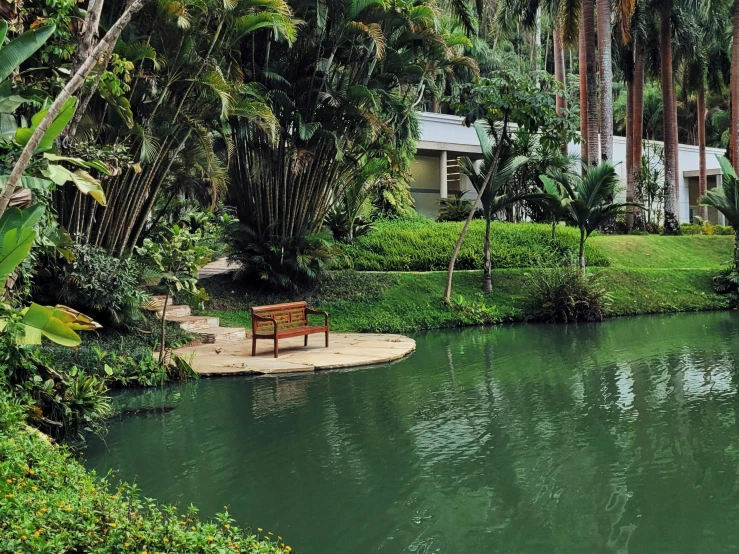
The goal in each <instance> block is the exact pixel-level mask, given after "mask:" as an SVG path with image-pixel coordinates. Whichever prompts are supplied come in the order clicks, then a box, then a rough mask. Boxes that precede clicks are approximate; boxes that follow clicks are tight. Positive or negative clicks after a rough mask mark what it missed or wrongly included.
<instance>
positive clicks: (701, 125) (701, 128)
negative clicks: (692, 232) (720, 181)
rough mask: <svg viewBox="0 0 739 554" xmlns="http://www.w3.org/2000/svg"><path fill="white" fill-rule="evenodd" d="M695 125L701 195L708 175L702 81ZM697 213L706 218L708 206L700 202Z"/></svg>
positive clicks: (704, 96) (704, 95)
mask: <svg viewBox="0 0 739 554" xmlns="http://www.w3.org/2000/svg"><path fill="white" fill-rule="evenodd" d="M696 104H697V106H696V108H697V111H698V114H697V121H696V123H697V126H698V196H703V195H704V194H706V191H707V190H708V175H707V173H706V90H705V87H704V84H703V82H701V83H700V85H699V87H698V94H697V98H696ZM698 215H699V216H700V217H701V218H702V219H706V218H708V206H703V205H702V204H701V205H700V207H699V208H698Z"/></svg>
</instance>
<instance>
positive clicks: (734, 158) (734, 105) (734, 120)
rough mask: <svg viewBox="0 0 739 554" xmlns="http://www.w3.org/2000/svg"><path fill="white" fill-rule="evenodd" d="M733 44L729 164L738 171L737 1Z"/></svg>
mask: <svg viewBox="0 0 739 554" xmlns="http://www.w3.org/2000/svg"><path fill="white" fill-rule="evenodd" d="M733 36H734V42H733V44H732V46H731V133H730V137H729V146H730V149H731V152H730V154H731V163H732V165H733V166H734V170H735V171H739V141H737V137H739V1H735V2H734V28H733Z"/></svg>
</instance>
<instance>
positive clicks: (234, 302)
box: [203, 268, 728, 333]
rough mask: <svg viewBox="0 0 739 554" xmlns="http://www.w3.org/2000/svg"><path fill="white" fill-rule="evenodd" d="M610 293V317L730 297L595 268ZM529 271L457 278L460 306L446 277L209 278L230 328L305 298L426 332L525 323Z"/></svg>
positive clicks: (646, 272) (395, 328) (696, 279)
mask: <svg viewBox="0 0 739 554" xmlns="http://www.w3.org/2000/svg"><path fill="white" fill-rule="evenodd" d="M593 271H597V272H602V285H603V286H604V287H605V288H606V289H607V290H608V291H609V292H610V294H611V297H612V303H611V306H610V307H609V308H608V310H607V313H608V314H609V315H632V314H646V313H663V312H678V311H698V310H717V309H723V308H726V307H728V302H727V298H726V297H723V296H720V295H718V294H715V293H714V292H713V291H712V290H711V277H712V276H713V274H714V273H715V269H713V270H706V269H690V270H662V269H625V268H608V269H600V268H596V269H593ZM529 272H530V270H526V269H499V270H495V271H493V284H494V287H493V292H492V293H491V294H490V295H483V294H482V293H481V292H480V283H481V272H479V271H464V272H459V273H457V274H456V275H455V277H454V293H453V295H452V300H453V306H451V307H450V306H446V305H445V304H444V303H443V301H442V300H441V298H442V296H443V292H444V284H445V279H446V275H445V274H444V273H443V272H434V273H424V274H411V273H405V274H404V273H386V274H366V273H358V272H344V273H338V274H335V275H334V277H333V279H331V280H330V281H328V282H327V283H324V284H323V285H322V286H321V288H319V289H317V290H314V291H311V292H307V293H298V294H284V295H265V294H261V293H259V292H256V291H253V290H248V289H246V288H242V287H241V286H239V285H236V284H234V283H233V282H231V281H230V280H229V279H228V278H212V279H208V280H205V281H203V284H204V286H205V287H206V289H207V290H208V292H209V294H210V296H211V298H212V300H211V302H210V303H209V305H208V310H207V311H208V313H209V314H210V315H214V316H217V317H220V318H221V321H222V322H223V324H224V325H231V326H236V327H246V328H251V317H250V314H249V307H250V306H252V305H259V304H265V303H275V302H283V301H289V300H298V299H304V300H307V301H308V302H309V303H310V304H311V305H312V306H314V307H318V308H320V309H324V310H326V311H328V312H329V314H330V315H331V326H332V329H333V330H335V331H356V332H395V333H402V332H411V331H418V330H422V329H436V328H443V327H459V326H465V325H475V324H487V323H497V322H504V321H522V320H524V319H525V317H526V278H527V275H528V274H529Z"/></svg>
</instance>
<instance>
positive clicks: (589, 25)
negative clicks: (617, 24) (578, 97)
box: [580, 0, 598, 167]
mask: <svg viewBox="0 0 739 554" xmlns="http://www.w3.org/2000/svg"><path fill="white" fill-rule="evenodd" d="M580 24H581V25H582V26H583V27H584V33H585V62H586V63H585V65H586V67H585V80H586V81H587V87H588V88H587V94H588V104H587V119H588V145H587V146H588V167H595V166H596V165H598V86H597V82H596V77H595V72H596V63H595V62H596V60H595V6H594V4H593V0H583V3H582V20H581V22H580Z"/></svg>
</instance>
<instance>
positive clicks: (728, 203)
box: [698, 156, 739, 271]
mask: <svg viewBox="0 0 739 554" xmlns="http://www.w3.org/2000/svg"><path fill="white" fill-rule="evenodd" d="M717 159H718V161H719V164H720V165H721V170H722V172H723V185H722V186H721V188H715V189H711V190H709V191H708V192H707V193H706V194H705V196H702V197H701V198H700V199H699V200H698V202H699V203H700V204H701V205H703V206H709V207H711V208H715V209H716V210H718V211H719V212H721V213H722V214H723V215H724V217H725V218H726V220H727V221H728V222H729V224H730V225H731V226H732V227H733V228H734V268H735V270H736V271H739V178H737V174H736V171H735V170H734V168H733V167H732V165H731V162H730V161H729V160H727V159H726V158H724V157H718V156H717Z"/></svg>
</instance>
